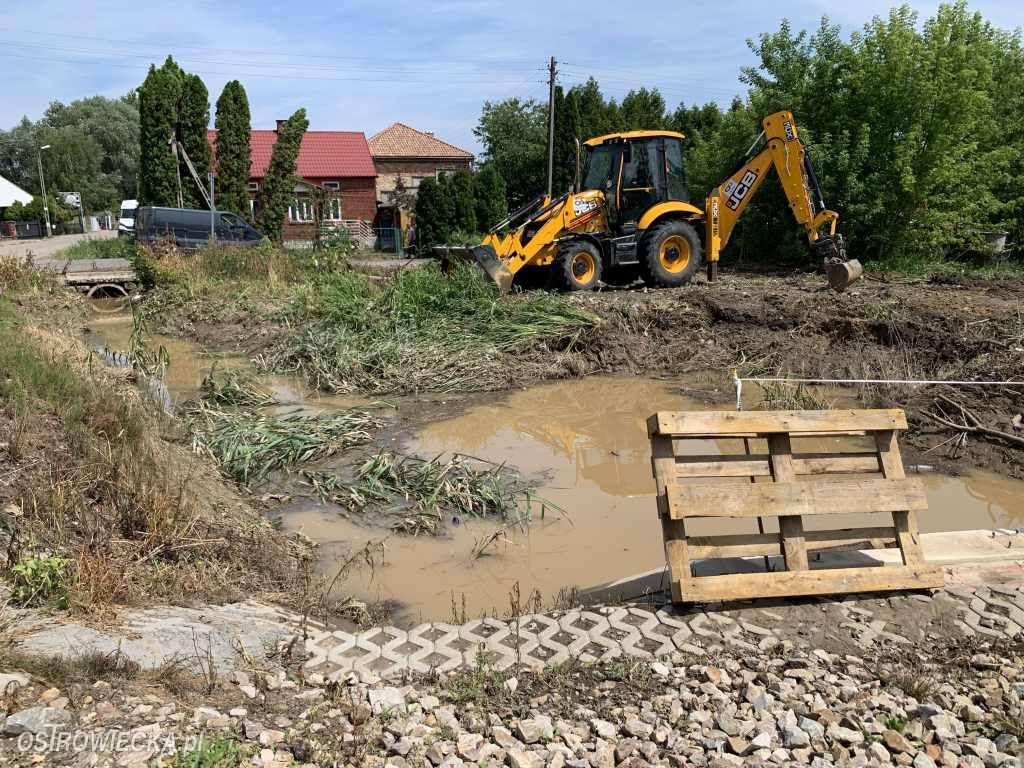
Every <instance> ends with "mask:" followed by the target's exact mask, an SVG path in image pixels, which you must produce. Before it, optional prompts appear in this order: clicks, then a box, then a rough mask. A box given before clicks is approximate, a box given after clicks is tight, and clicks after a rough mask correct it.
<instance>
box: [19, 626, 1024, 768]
mask: <svg viewBox="0 0 1024 768" xmlns="http://www.w3.org/2000/svg"><path fill="white" fill-rule="evenodd" d="M1022 663H1024V645H1021V644H1019V643H1018V644H1012V643H995V644H989V643H986V642H979V641H976V640H971V641H962V642H955V643H949V644H944V645H941V646H933V647H929V648H923V647H920V648H916V649H913V650H902V651H900V652H898V653H893V654H892V655H887V654H885V653H882V654H875V655H872V656H871V657H867V656H859V655H840V654H834V653H829V652H827V651H825V650H822V649H812V648H809V647H802V646H799V645H797V644H795V643H793V642H791V641H785V642H784V643H782V644H780V645H779V646H776V647H775V648H774V649H772V651H770V652H762V653H755V654H751V653H749V652H745V651H742V650H728V649H726V650H723V651H721V652H719V653H717V654H715V655H714V656H701V657H696V656H691V655H688V654H682V653H677V654H673V655H671V656H668V657H665V658H662V659H659V660H656V661H644V660H620V661H616V662H611V663H604V664H599V665H584V664H580V663H578V662H569V663H566V664H563V665H559V666H557V667H553V668H549V669H546V670H542V671H538V672H530V671H525V670H520V671H518V672H517V671H516V670H515V669H510V670H506V671H504V672H496V671H494V670H491V669H488V668H487V667H486V666H484V665H479V666H477V667H476V668H474V669H470V670H466V671H461V672H458V673H453V674H452V675H449V676H438V675H434V676H426V677H421V678H418V679H414V680H410V681H404V684H397V683H391V684H379V685H373V686H370V685H366V684H363V683H360V682H358V681H357V679H356V678H355V677H354V676H353V677H352V678H351V679H350V680H348V681H342V682H338V683H325V682H324V681H323V679H322V678H320V677H319V676H317V675H312V676H310V677H309V678H306V679H303V678H301V677H296V676H294V675H293V676H289V675H286V674H285V673H284V672H274V673H264V672H260V671H258V670H256V669H253V670H251V671H250V672H234V673H231V674H230V675H228V676H227V677H225V678H219V677H217V676H216V674H215V673H213V672H212V671H211V673H210V674H207V675H204V676H202V677H200V678H181V677H175V675H174V674H173V672H172V671H169V670H166V669H165V670H163V671H162V672H160V673H158V674H156V675H151V676H149V677H145V678H143V677H135V676H132V675H131V674H128V673H126V672H125V670H123V669H120V671H119V672H118V674H120V675H121V677H120V679H117V678H116V676H115V679H114V680H113V683H111V682H107V681H105V680H102V679H101V680H95V681H93V680H91V679H89V677H83V678H80V679H79V681H78V682H70V683H69V682H67V681H65V683H64V684H63V685H61V686H60V687H56V686H50V684H49V683H48V682H47V681H46V680H44V679H42V678H40V677H32V676H30V675H29V674H25V673H10V674H7V675H0V685H3V686H4V688H5V690H6V691H7V693H6V696H5V703H6V708H7V710H8V711H9V712H10V714H9V715H8V717H7V718H6V723H5V726H4V733H5V737H4V738H3V739H2V740H0V764H3V765H35V764H39V763H40V762H43V761H44V760H45V761H46V762H47V764H54V765H61V764H67V765H76V766H92V765H97V766H99V765H146V764H151V765H176V764H178V765H180V764H185V765H191V766H229V765H230V766H235V765H239V766H241V765H251V766H263V767H264V768H270V766H281V767H284V766H289V765H293V764H296V765H298V764H302V765H321V766H335V765H336V766H353V767H354V768H385V767H386V766H393V768H434V767H437V768H459V767H460V766H480V767H481V768H484V766H487V767H488V768H494V767H495V766H505V765H507V766H510V768H647V766H669V767H671V768H681V767H682V766H690V765H693V766H715V767H716V768H719V767H726V766H739V765H779V766H784V765H805V764H807V765H812V766H818V767H819V768H823V767H824V766H831V765H836V766H882V765H890V764H895V765H912V766H914V768H931V767H932V766H950V767H951V768H952V767H953V766H979V767H982V766H985V767H988V766H1003V765H1006V766H1010V765H1020V764H1021V758H1022V756H1024V744H1022V742H1021V738H1022V736H1024V733H1022V729H1024V714H1022V709H1021V707H1022V698H1024V671H1022ZM116 666H117V665H113V664H107V665H106V667H107V668H108V669H109V670H110V671H113V670H115V668H116ZM36 670H37V674H38V673H39V668H38V667H37V668H36ZM45 722H50V723H53V724H57V725H58V728H59V729H63V730H68V731H71V732H74V731H77V730H86V731H95V732H105V731H109V730H110V729H116V730H122V731H127V732H130V733H131V734H141V735H140V736H138V737H137V742H138V744H139V745H147V746H152V747H153V748H152V749H150V748H147V747H146V746H144V747H143V748H142V749H141V750H140V751H135V752H132V751H122V752H113V751H107V752H103V753H100V752H81V753H76V752H74V751H73V749H66V750H62V751H57V752H49V753H45V754H44V753H34V752H32V751H31V750H29V751H20V750H19V747H18V744H19V738H20V739H21V740H22V741H21V743H22V744H23V745H24V744H27V743H29V742H30V738H29V737H28V736H27V735H26V734H28V733H33V732H43V733H44V734H45V733H48V732H47V731H45V730H44V728H43V723H45ZM200 732H201V733H203V734H204V739H203V747H202V749H201V751H200V752H197V753H194V754H192V756H191V758H190V759H189V760H188V761H184V760H182V758H181V757H180V756H176V755H174V754H171V753H170V752H168V751H163V752H161V751H160V747H161V746H162V745H164V744H165V743H166V741H165V740H166V738H167V736H168V735H169V734H171V733H173V734H174V735H175V743H176V746H177V747H178V748H181V746H182V745H184V744H185V739H186V737H188V736H189V735H193V736H195V735H197V734H199V733H200ZM151 734H153V735H154V739H156V741H155V742H150V735H151Z"/></svg>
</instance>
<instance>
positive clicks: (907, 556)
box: [875, 430, 924, 565]
mask: <svg viewBox="0 0 1024 768" xmlns="http://www.w3.org/2000/svg"><path fill="white" fill-rule="evenodd" d="M875 445H876V447H877V448H878V459H879V462H880V463H881V465H882V474H883V475H884V476H885V477H886V478H893V479H899V478H903V477H906V475H905V474H904V472H903V458H902V456H900V444H899V442H898V441H897V439H896V433H895V432H894V431H892V430H885V431H883V432H878V433H876V434H875ZM892 521H893V524H894V525H895V527H896V540H897V541H898V542H899V545H900V553H901V554H902V555H903V564H904V565H918V564H920V563H923V562H924V555H923V553H922V552H921V536H920V534H919V533H918V530H917V514H916V512H914V507H907V508H906V509H901V510H893V515H892Z"/></svg>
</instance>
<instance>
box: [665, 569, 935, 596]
mask: <svg viewBox="0 0 1024 768" xmlns="http://www.w3.org/2000/svg"><path fill="white" fill-rule="evenodd" d="M943 584H944V580H943V571H942V567H941V566H938V565H914V566H910V565H899V566H891V567H885V566H881V567H878V568H871V567H860V568H830V569H822V570H815V571H777V572H775V573H736V574H728V575H725V576H700V577H698V578H690V579H686V580H683V581H682V582H681V583H680V584H679V585H678V586H676V585H673V590H672V591H673V595H674V594H676V593H677V592H678V593H679V594H680V595H681V596H682V601H683V602H716V601H719V600H749V599H751V598H755V597H798V596H801V595H831V594H837V593H844V592H877V591H882V590H893V589H939V588H941V587H942V586H943Z"/></svg>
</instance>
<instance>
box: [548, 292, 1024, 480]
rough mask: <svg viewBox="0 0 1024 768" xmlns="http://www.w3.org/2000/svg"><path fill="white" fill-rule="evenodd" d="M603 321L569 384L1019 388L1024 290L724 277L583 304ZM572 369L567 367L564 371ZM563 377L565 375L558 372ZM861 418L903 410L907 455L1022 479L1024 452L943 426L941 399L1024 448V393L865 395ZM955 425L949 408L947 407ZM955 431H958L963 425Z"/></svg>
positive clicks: (906, 390)
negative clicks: (977, 383) (607, 378)
mask: <svg viewBox="0 0 1024 768" xmlns="http://www.w3.org/2000/svg"><path fill="white" fill-rule="evenodd" d="M571 300H572V301H573V302H574V303H576V304H578V305H580V306H582V307H586V308H588V309H590V310H591V311H593V312H594V313H595V314H597V315H599V316H600V317H601V318H602V320H603V321H604V322H603V323H602V325H601V326H599V327H597V328H595V329H593V330H592V331H590V332H588V333H587V334H586V336H585V337H584V338H583V339H581V341H580V342H579V344H578V345H577V346H576V347H575V348H574V349H572V350H568V351H564V352H562V353H561V355H560V358H562V359H563V363H562V366H561V367H563V370H564V373H570V372H571V373H570V375H573V374H574V375H582V374H591V373H625V374H633V375H639V374H644V375H676V374H682V373H687V372H692V371H700V370H708V369H723V370H730V369H732V368H738V370H739V373H740V375H741V376H775V375H785V376H792V377H808V378H812V377H813V378H866V379H886V380H893V379H914V380H921V379H943V380H950V379H958V380H959V379H964V380H998V381H1011V380H1012V381H1021V380H1022V379H1024V316H1022V314H1021V310H1022V300H1024V281H1019V280H1016V281H986V280H978V279H974V280H951V281H942V282H937V281H934V282H928V283H925V282H911V281H903V282H896V281H881V280H866V281H862V282H861V283H859V284H858V285H857V286H855V287H853V288H851V289H850V290H848V291H847V292H846V293H844V294H835V293H833V292H831V291H829V290H828V289H827V288H825V287H824V285H823V281H822V280H821V279H820V278H815V277H797V278H778V277H757V278H753V277H745V276H726V277H724V278H721V279H720V280H719V281H718V282H716V283H712V284H709V283H706V282H704V281H703V280H701V281H700V282H698V283H695V284H692V285H690V286H687V287H685V288H682V289H677V290H666V291H643V290H621V291H610V292H605V293H595V294H589V295H576V296H573V297H572V299H571ZM565 358H572V359H565ZM554 373H555V376H556V377H557V376H558V375H559V372H557V371H556V372H554ZM860 391H861V399H862V400H863V401H864V403H865V405H870V406H895V407H901V408H905V409H906V410H907V414H908V418H909V421H910V424H911V428H910V430H909V431H908V433H907V435H906V436H905V438H904V443H905V445H907V446H908V449H909V452H910V453H911V454H912V455H913V454H914V453H916V454H918V455H919V458H920V457H923V459H922V460H924V461H926V462H927V463H931V464H937V465H939V466H941V467H942V468H943V469H945V470H947V471H949V470H952V471H955V470H956V469H957V467H958V466H974V467H981V468H986V469H991V470H994V471H997V472H1001V473H1004V474H1007V475H1010V476H1013V477H1024V446H1022V445H1021V444H1020V443H1016V442H1014V441H1013V440H1010V439H1003V438H999V437H995V436H990V435H979V434H969V435H967V437H966V440H955V439H954V440H951V438H955V437H956V435H957V434H959V433H958V432H957V431H955V430H952V429H950V428H948V427H945V426H942V425H940V424H937V423H936V422H934V421H932V420H931V419H929V418H928V417H927V416H926V415H925V414H926V413H939V411H938V410H937V406H936V399H937V398H938V396H940V395H945V396H946V397H949V398H951V399H952V400H954V401H956V402H957V403H960V404H962V405H963V406H964V407H965V408H967V409H969V410H970V411H971V412H972V413H973V414H974V415H975V416H976V417H977V418H978V420H979V421H980V422H981V423H982V424H984V425H985V426H987V427H990V428H992V429H995V430H999V431H1002V432H1006V433H1008V434H1010V435H1014V436H1024V431H1019V426H1020V425H1019V423H1018V424H1017V425H1016V426H1015V423H1014V418H1015V417H1018V422H1019V414H1021V412H1022V411H1024V386H1016V387H1012V386H986V387H973V386H972V387H967V386H945V385H943V386H906V385H881V386H880V385H866V386H863V387H861V388H860ZM944 407H945V409H946V411H947V412H951V411H952V410H953V409H952V407H951V406H949V405H948V404H945V405H944ZM951 420H952V421H954V422H957V423H961V422H963V418H962V417H961V416H960V415H959V414H957V415H956V416H954V417H952V418H951Z"/></svg>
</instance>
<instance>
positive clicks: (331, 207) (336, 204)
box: [324, 197, 341, 221]
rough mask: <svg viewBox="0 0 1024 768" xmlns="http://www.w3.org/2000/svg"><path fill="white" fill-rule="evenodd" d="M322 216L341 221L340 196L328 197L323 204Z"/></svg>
mask: <svg viewBox="0 0 1024 768" xmlns="http://www.w3.org/2000/svg"><path fill="white" fill-rule="evenodd" d="M324 218H325V219H326V220H327V221H341V198H340V197H330V198H328V199H327V200H326V205H325V206H324Z"/></svg>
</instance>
